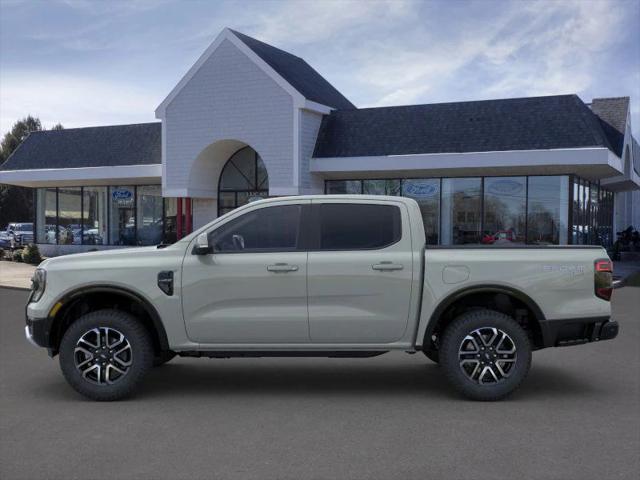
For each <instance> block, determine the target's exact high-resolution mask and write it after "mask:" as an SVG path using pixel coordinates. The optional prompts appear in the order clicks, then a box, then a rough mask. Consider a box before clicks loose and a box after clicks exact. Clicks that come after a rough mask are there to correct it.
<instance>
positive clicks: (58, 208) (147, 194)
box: [35, 185, 177, 245]
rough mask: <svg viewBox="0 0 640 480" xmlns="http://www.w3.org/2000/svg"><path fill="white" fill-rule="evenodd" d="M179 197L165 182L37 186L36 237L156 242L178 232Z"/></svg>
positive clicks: (62, 241) (82, 242)
mask: <svg viewBox="0 0 640 480" xmlns="http://www.w3.org/2000/svg"><path fill="white" fill-rule="evenodd" d="M176 203H177V202H176V199H175V198H163V197H162V190H161V187H160V185H141V186H137V187H136V186H114V187H98V186H95V187H94V186H91V187H59V188H54V187H52V188H39V189H37V190H36V227H35V228H36V241H37V242H38V243H49V244H56V243H57V244H59V245H156V244H159V243H173V242H175V241H176V240H177V238H176V210H177V208H176Z"/></svg>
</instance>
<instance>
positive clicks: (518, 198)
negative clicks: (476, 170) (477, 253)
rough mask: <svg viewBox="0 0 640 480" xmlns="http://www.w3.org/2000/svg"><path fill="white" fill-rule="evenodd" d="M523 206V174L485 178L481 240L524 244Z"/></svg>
mask: <svg viewBox="0 0 640 480" xmlns="http://www.w3.org/2000/svg"><path fill="white" fill-rule="evenodd" d="M526 208H527V179H526V177H485V179H484V207H483V211H484V222H483V227H482V233H483V234H482V243H483V244H485V245H513V244H524V243H525V234H526V221H527V210H526Z"/></svg>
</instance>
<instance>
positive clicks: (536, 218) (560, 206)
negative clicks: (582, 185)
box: [527, 176, 585, 245]
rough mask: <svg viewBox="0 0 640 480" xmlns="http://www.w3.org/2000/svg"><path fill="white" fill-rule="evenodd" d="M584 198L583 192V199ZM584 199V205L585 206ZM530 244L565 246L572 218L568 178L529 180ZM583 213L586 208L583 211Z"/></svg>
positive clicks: (533, 178)
mask: <svg viewBox="0 0 640 480" xmlns="http://www.w3.org/2000/svg"><path fill="white" fill-rule="evenodd" d="M584 194H585V191H584V189H581V192H580V195H581V196H583V195H584ZM583 200H584V197H583V199H582V200H581V202H583ZM528 202H529V205H528V211H527V243H529V244H534V245H566V244H567V235H568V217H569V177H566V176H547V177H543V176H541V177H529V190H528ZM581 208H582V209H584V204H583V206H582V207H581Z"/></svg>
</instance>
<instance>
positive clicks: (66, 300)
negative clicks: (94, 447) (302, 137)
mask: <svg viewBox="0 0 640 480" xmlns="http://www.w3.org/2000/svg"><path fill="white" fill-rule="evenodd" d="M509 243H511V242H509ZM611 293H612V265H611V261H610V260H609V258H608V257H607V254H606V251H605V250H604V249H603V248H601V247H584V246H575V247H573V246H571V247H567V246H544V247H529V246H520V247H517V246H500V247H489V246H481V245H477V246H471V247H465V246H461V247H435V246H425V233H424V229H423V224H422V216H421V212H420V208H419V206H418V204H417V203H416V202H415V201H414V200H412V199H408V198H402V197H386V196H364V195H357V196H355V195H338V196H333V195H322V196H300V197H281V198H273V199H268V200H262V201H257V202H254V203H250V204H248V205H245V206H243V207H240V208H238V209H236V210H234V211H232V212H229V213H227V214H225V215H223V216H221V217H219V218H217V219H216V220H214V221H213V222H211V223H209V224H208V225H206V226H204V227H202V228H200V229H198V230H196V231H195V232H193V233H192V234H190V235H188V236H186V237H185V238H183V239H181V240H179V241H178V242H176V243H174V244H173V245H170V246H164V245H159V246H157V247H143V248H134V249H122V250H111V251H105V252H94V253H84V254H77V255H68V256H65V257H57V258H51V259H48V260H45V261H44V262H43V263H41V264H40V266H39V267H38V269H37V270H36V272H35V274H34V277H33V286H32V291H31V295H30V297H29V301H28V305H27V308H26V317H27V318H26V322H27V325H26V329H25V333H26V336H27V339H29V340H30V341H31V342H32V343H33V344H35V345H38V346H40V347H45V348H47V349H48V351H49V355H50V356H52V357H53V356H55V355H57V354H59V361H60V367H61V370H62V373H63V375H64V376H65V378H66V379H67V381H68V382H69V384H70V385H71V386H72V387H73V388H75V389H76V390H77V391H78V392H80V393H81V394H84V395H85V396H87V397H89V398H91V399H95V400H116V399H120V398H123V397H126V396H128V395H130V394H131V393H132V392H133V391H134V388H135V387H136V386H137V385H138V384H139V383H140V382H141V380H142V378H143V377H144V375H145V373H146V372H147V371H148V370H149V369H150V368H151V367H152V366H154V365H160V364H162V363H164V362H167V361H169V360H171V358H173V357H174V356H175V355H180V356H186V357H211V358H229V357H247V356H250V357H263V356H290V357H300V356H304V357H308V356H323V357H373V356H376V355H380V354H383V353H386V352H388V351H390V350H402V351H406V352H408V353H415V352H419V351H421V352H423V353H424V354H425V355H426V356H427V357H428V358H429V359H431V360H433V361H435V362H437V363H439V364H440V366H441V367H442V372H443V373H444V375H445V377H446V378H447V379H448V380H449V382H450V383H451V384H452V386H453V387H454V388H455V389H457V390H458V391H459V392H461V393H462V394H463V395H466V396H467V397H470V398H472V399H476V400H497V399H500V398H502V397H505V396H506V395H508V394H509V393H511V392H513V391H514V390H515V389H516V388H517V387H518V386H519V385H520V384H521V383H522V382H523V380H524V379H525V377H526V375H527V372H528V370H529V367H530V364H531V356H532V353H531V352H532V351H533V350H538V349H542V348H545V347H556V346H568V345H578V344H583V343H587V342H593V341H602V340H608V339H612V338H614V337H615V336H616V335H617V333H618V323H617V322H615V321H612V320H611V304H610V297H611Z"/></svg>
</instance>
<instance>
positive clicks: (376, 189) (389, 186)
mask: <svg viewBox="0 0 640 480" xmlns="http://www.w3.org/2000/svg"><path fill="white" fill-rule="evenodd" d="M362 193H363V194H365V195H396V196H399V195H400V180H363V181H362Z"/></svg>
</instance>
